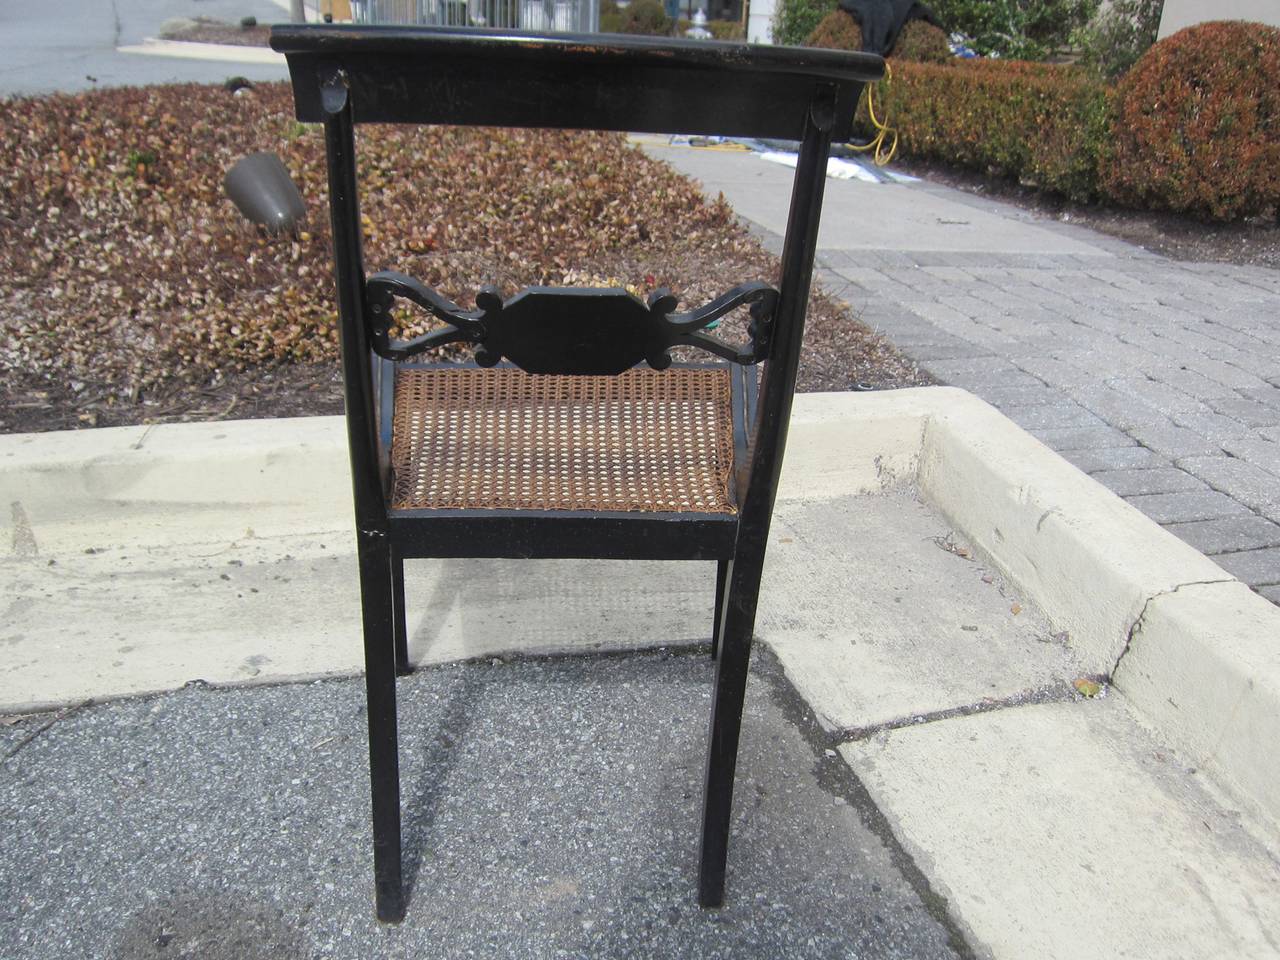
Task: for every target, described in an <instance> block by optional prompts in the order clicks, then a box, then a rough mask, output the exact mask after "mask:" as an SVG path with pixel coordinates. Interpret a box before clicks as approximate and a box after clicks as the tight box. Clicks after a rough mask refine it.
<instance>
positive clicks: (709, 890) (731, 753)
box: [698, 557, 763, 907]
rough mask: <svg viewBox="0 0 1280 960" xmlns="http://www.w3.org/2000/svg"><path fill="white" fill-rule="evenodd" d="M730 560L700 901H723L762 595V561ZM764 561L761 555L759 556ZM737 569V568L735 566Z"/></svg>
mask: <svg viewBox="0 0 1280 960" xmlns="http://www.w3.org/2000/svg"><path fill="white" fill-rule="evenodd" d="M743 559H745V558H739V559H736V560H735V561H734V563H733V564H732V565H730V568H729V574H728V577H727V580H728V584H727V586H728V596H727V598H726V603H725V609H724V614H723V616H722V618H721V633H720V637H719V656H718V658H717V661H716V681H715V691H714V692H713V694H712V703H711V729H710V732H709V734H708V737H707V777H706V787H705V792H704V794H703V809H702V862H701V867H700V869H699V875H698V903H699V904H700V905H701V906H703V907H719V906H723V904H724V878H725V864H726V860H727V858H728V854H729V827H730V824H731V822H732V815H733V778H734V773H735V771H736V770H737V765H738V738H739V735H740V734H741V732H742V706H743V702H744V700H745V698H746V690H747V668H748V666H749V663H750V659H751V634H752V630H753V629H754V626H755V610H756V601H757V599H758V597H759V594H760V573H761V567H762V562H757V563H751V562H745V563H744V562H743ZM760 560H761V561H763V557H761V558H760ZM735 568H736V569H735Z"/></svg>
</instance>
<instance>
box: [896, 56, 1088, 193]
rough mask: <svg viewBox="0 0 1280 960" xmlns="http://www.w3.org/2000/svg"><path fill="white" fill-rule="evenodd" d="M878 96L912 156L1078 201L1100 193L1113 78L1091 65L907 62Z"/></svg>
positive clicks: (903, 145) (904, 152)
mask: <svg viewBox="0 0 1280 960" xmlns="http://www.w3.org/2000/svg"><path fill="white" fill-rule="evenodd" d="M877 97H878V100H877V103H878V104H879V106H878V107H877V112H878V114H879V115H880V116H881V119H885V122H887V123H888V124H889V125H890V126H892V127H894V128H895V129H896V130H897V132H898V135H899V138H900V139H899V149H900V150H901V151H902V153H903V154H904V155H906V156H912V157H919V158H921V159H930V160H940V161H943V162H945V163H950V164H954V165H956V166H960V167H967V168H969V169H972V170H978V171H981V172H983V173H988V174H992V175H995V176H1005V177H1011V178H1014V179H1017V180H1020V181H1021V182H1023V183H1024V184H1028V185H1033V186H1037V187H1040V188H1041V189H1044V190H1048V191H1050V192H1053V193H1058V194H1062V195H1065V196H1068V197H1072V198H1074V199H1078V200H1088V199H1092V198H1094V197H1095V196H1096V194H1097V189H1098V164H1099V155H1100V151H1101V150H1102V146H1103V143H1104V142H1105V140H1106V136H1107V100H1106V86H1105V85H1104V84H1103V83H1102V82H1101V81H1100V80H1098V79H1096V78H1094V77H1093V76H1091V75H1090V74H1089V73H1087V72H1086V71H1084V70H1080V69H1077V68H1074V67H1070V66H1060V65H1052V64H1044V63H1028V62H1023V61H1011V60H968V61H963V60H961V61H956V62H955V63H953V64H949V65H946V66H942V65H938V64H932V63H901V64H899V65H898V66H896V67H894V70H893V77H892V79H891V80H889V81H887V82H883V81H882V82H881V83H880V85H879V87H878V91H877ZM886 118H887V119H886Z"/></svg>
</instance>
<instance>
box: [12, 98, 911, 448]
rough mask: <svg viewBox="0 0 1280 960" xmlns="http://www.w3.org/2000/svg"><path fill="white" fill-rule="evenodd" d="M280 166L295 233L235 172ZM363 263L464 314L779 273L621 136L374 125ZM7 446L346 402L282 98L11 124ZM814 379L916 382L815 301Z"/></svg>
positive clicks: (700, 292) (316, 157)
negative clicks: (295, 211)
mask: <svg viewBox="0 0 1280 960" xmlns="http://www.w3.org/2000/svg"><path fill="white" fill-rule="evenodd" d="M257 150H270V151H275V152H277V153H279V154H280V156H281V157H282V159H283V160H284V162H285V164H286V166H287V167H288V169H289V170H290V172H291V174H292V176H293V177H294V180H295V181H296V182H297V183H298V185H299V187H300V188H301V190H302V193H303V196H304V197H305V199H306V204H307V211H308V214H307V220H306V222H305V223H304V224H303V225H302V227H301V229H300V230H299V231H298V232H297V233H296V234H294V235H285V236H279V237H271V236H268V235H267V234H266V233H264V232H263V231H262V230H260V229H259V228H256V227H253V226H251V225H249V224H247V223H246V222H245V221H244V220H243V218H241V216H240V215H239V213H238V212H236V210H235V208H234V207H233V206H232V204H231V203H230V201H229V200H227V199H225V197H224V195H223V192H222V178H223V176H224V175H225V173H226V171H227V170H228V169H229V168H230V166H231V165H232V163H234V161H235V160H236V159H238V158H239V157H241V156H244V155H246V154H248V153H252V152H254V151H257ZM361 151H362V152H361V164H362V169H361V172H362V177H363V180H362V184H363V188H364V194H363V197H362V201H363V208H362V213H363V215H364V227H365V231H366V252H367V260H368V262H369V263H370V265H371V266H372V267H373V268H374V269H380V268H395V269H398V270H402V271H404V272H407V273H410V274H412V275H414V276H417V277H419V278H420V279H422V280H423V281H425V282H426V283H429V284H431V285H433V286H435V287H436V288H437V289H439V290H440V291H441V292H442V293H443V294H444V295H446V296H448V297H451V298H454V299H456V300H457V301H459V302H460V303H462V304H464V305H468V304H470V303H472V302H474V295H475V292H476V291H477V290H478V289H479V288H480V287H481V286H483V285H484V284H486V283H496V284H498V285H499V286H500V287H501V288H502V289H503V291H504V293H506V294H508V295H509V294H511V293H513V292H514V291H515V290H516V289H518V288H519V287H522V286H525V285H529V284H542V283H551V284H562V283H568V284H576V285H581V286H594V285H601V284H604V283H608V282H614V281H616V282H620V283H623V284H625V285H628V286H629V287H631V288H632V289H633V291H634V292H637V293H639V294H641V295H643V294H645V293H647V292H649V291H650V290H652V289H655V288H657V287H659V286H667V287H670V288H672V289H673V290H674V291H675V292H676V293H677V294H679V295H680V296H682V297H683V298H684V300H685V302H686V303H689V304H701V303H702V302H704V301H705V300H706V299H709V298H710V297H712V296H714V295H716V294H718V293H720V292H722V291H723V289H725V288H726V286H728V285H730V284H732V283H733V282H737V281H739V280H746V279H755V278H760V279H765V280H772V279H774V278H775V277H776V275H777V262H776V259H775V258H773V257H772V256H770V255H769V254H766V253H765V252H764V251H763V250H762V249H761V248H760V246H759V244H758V243H757V242H756V241H755V240H754V239H753V238H751V237H750V236H749V235H748V234H747V233H746V231H745V230H744V229H742V228H741V227H740V226H739V225H738V224H737V223H736V221H735V220H734V217H733V214H732V212H731V210H730V209H729V207H728V205H727V204H726V203H725V202H724V201H723V199H717V200H713V201H710V202H708V201H707V199H706V198H704V197H703V196H702V194H701V193H700V192H699V191H698V189H697V188H696V186H695V185H694V184H693V183H692V182H690V181H689V180H687V179H686V178H684V177H682V176H680V175H678V174H676V173H675V172H674V171H672V170H671V169H670V168H669V167H667V166H666V165H665V164H662V163H660V162H657V161H655V160H652V159H650V158H649V157H647V156H646V155H644V154H643V153H641V152H640V151H639V150H637V149H636V148H634V147H633V146H631V145H629V144H628V143H627V142H626V140H625V138H623V137H622V136H620V135H613V134H600V135H594V134H590V135H589V134H572V133H565V132H556V131H546V132H527V131H526V132H518V131H501V130H458V129H450V128H432V129H421V128H415V127H369V128H361ZM0 221H2V224H3V227H2V229H0V382H2V386H0V391H2V392H0V429H3V430H9V431H12V430H15V429H47V428H51V427H59V426H75V425H80V424H94V423H97V424H113V423H128V422H140V421H143V420H157V419H186V418H192V417H214V416H245V415H263V414H265V415H270V414H276V413H281V412H286V413H329V412H336V410H337V409H338V406H337V404H338V392H337V387H336V379H335V375H334V372H335V369H336V364H335V360H336V356H337V337H336V328H335V316H336V308H335V307H334V301H333V286H332V279H331V273H330V252H329V229H328V216H327V194H326V189H325V177H324V145H323V141H322V137H321V134H320V131H319V129H318V128H315V127H308V126H303V125H301V124H298V123H296V122H295V121H294V119H293V115H292V101H291V98H290V94H289V91H288V89H287V87H286V86H285V85H284V84H267V85H258V86H254V87H252V88H248V89H242V90H240V91H239V92H236V93H233V92H231V91H229V90H228V89H226V88H224V87H221V86H202V85H183V86H168V87H148V88H121V89H115V90H104V91H95V92H92V93H86V94H81V95H76V96H68V95H58V96H51V97H42V98H30V99H15V100H10V101H8V102H7V103H6V104H5V109H4V110H2V111H0ZM807 344H808V350H807V355H806V370H805V373H804V374H803V378H804V379H803V382H804V385H805V386H806V387H807V388H808V389H842V388H847V387H849V386H851V385H853V384H856V383H859V382H871V383H873V384H901V383H911V382H915V381H916V378H917V376H918V375H917V374H916V373H915V372H914V368H913V366H912V365H911V364H909V363H908V362H907V361H905V360H904V359H902V358H901V357H900V356H899V355H898V354H897V353H896V352H895V351H894V350H893V349H892V348H891V347H890V346H888V344H887V343H885V342H884V341H883V340H881V339H879V338H877V337H875V336H874V335H872V334H871V333H869V332H868V331H867V330H866V329H865V328H862V327H860V326H858V325H857V324H856V323H854V322H853V321H852V320H851V319H850V317H849V315H848V313H847V312H846V311H845V310H843V309H842V308H841V307H840V306H839V305H837V304H835V303H833V302H832V301H830V300H827V299H826V298H823V297H817V298H815V300H814V306H813V311H812V314H811V322H810V335H809V337H808V339H807Z"/></svg>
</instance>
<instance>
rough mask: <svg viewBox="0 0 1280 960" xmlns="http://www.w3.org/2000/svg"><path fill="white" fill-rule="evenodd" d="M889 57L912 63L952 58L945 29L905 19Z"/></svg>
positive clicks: (948, 61) (942, 61)
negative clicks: (905, 21) (904, 24)
mask: <svg viewBox="0 0 1280 960" xmlns="http://www.w3.org/2000/svg"><path fill="white" fill-rule="evenodd" d="M889 57H890V58H891V59H897V60H909V61H911V62H912V63H950V62H951V61H952V59H954V58H953V56H952V53H951V45H950V44H949V43H947V34H946V31H944V30H941V29H939V28H938V27H935V26H934V25H933V24H932V23H925V22H924V21H923V20H909V21H907V24H906V26H904V27H903V28H902V32H901V33H900V34H898V42H897V43H895V44H894V45H893V52H891V53H890V54H889Z"/></svg>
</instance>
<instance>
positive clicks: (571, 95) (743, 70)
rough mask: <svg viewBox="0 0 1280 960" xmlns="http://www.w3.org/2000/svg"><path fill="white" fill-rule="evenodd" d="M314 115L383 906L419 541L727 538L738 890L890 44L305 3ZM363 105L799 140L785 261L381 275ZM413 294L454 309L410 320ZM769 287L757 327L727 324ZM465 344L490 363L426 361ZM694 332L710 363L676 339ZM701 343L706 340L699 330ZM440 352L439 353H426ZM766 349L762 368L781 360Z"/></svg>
mask: <svg viewBox="0 0 1280 960" xmlns="http://www.w3.org/2000/svg"><path fill="white" fill-rule="evenodd" d="M271 46H272V48H273V49H275V50H277V51H280V52H282V53H284V54H285V56H286V57H287V59H288V64H289V73H290V76H291V79H292V84H293V95H294V100H295V105H296V108H297V117H298V119H299V120H301V121H306V122H318V123H323V124H324V130H325V143H326V149H327V156H328V175H329V203H330V214H331V217H332V223H333V244H334V259H335V272H336V280H337V297H338V305H339V312H340V326H341V348H342V370H343V376H344V380H345V398H346V419H347V432H348V441H349V446H350V458H351V471H352V485H353V488H354V496H355V516H356V537H357V545H358V552H359V576H360V590H361V598H362V613H363V625H364V648H365V662H366V684H367V692H368V703H369V710H368V721H369V766H370V780H371V787H372V794H373V844H374V879H375V888H376V898H377V914H378V917H379V918H380V919H382V920H386V921H398V920H400V919H401V918H402V917H403V916H404V910H405V898H404V892H403V885H402V879H401V843H400V782H399V756H398V747H397V733H396V676H397V674H402V673H405V672H407V671H408V669H409V662H408V649H407V647H408V644H407V633H406V626H405V612H404V611H405V607H404V575H403V571H404V560H405V559H406V558H420V557H506V558H528V559H540V558H569V557H574V558H596V559H632V560H715V561H717V574H716V591H715V607H714V623H713V628H712V638H711V644H712V656H713V657H714V658H715V659H716V671H715V689H714V695H713V705H712V711H711V723H710V730H709V734H708V741H707V743H708V746H707V767H706V781H705V794H704V805H703V815H702V841H701V866H700V873H699V882H698V900H699V902H700V903H701V904H702V905H703V906H704V907H716V906H720V905H721V904H722V903H723V901H724V887H725V861H726V855H727V849H728V840H729V827H730V807H731V801H732V795H733V780H734V768H735V766H736V763H737V751H738V739H739V734H740V729H741V722H742V706H743V698H744V694H745V689H746V681H747V663H748V657H749V655H750V650H751V638H752V631H753V629H754V624H755V613H756V601H757V597H758V595H759V590H760V576H761V570H762V568H763V564H764V557H765V544H766V540H767V537H768V533H769V523H770V518H771V515H772V511H773V504H774V496H775V492H776V488H777V485H778V477H779V473H780V470H781V466H782V455H783V449H784V447H785V445H786V438H787V424H788V420H789V417H790V411H791V402H792V393H793V391H794V388H795V382H796V370H797V365H798V363H799V359H800V342H801V334H802V331H803V327H804V317H805V308H806V303H807V300H808V296H809V286H810V278H811V274H812V268H813V257H814V248H815V244H816V241H817V234H818V219H819V215H820V212H821V208H822V196H823V186H824V181H825V174H826V164H827V155H828V151H829V148H830V144H831V142H832V140H833V138H834V139H839V140H844V139H847V138H848V136H849V133H850V127H851V124H852V119H853V114H854V109H855V106H856V104H857V101H858V97H859V94H860V93H861V90H862V87H863V85H864V84H865V83H867V82H870V81H875V80H877V79H879V78H880V76H881V75H882V73H883V69H884V65H883V61H882V60H881V59H880V58H879V57H877V56H874V55H870V54H860V53H841V52H836V51H830V50H817V49H800V48H788V47H772V46H759V45H748V44H743V43H718V42H697V41H689V40H672V39H665V38H662V39H659V38H651V37H635V36H616V35H574V34H533V33H522V32H513V31H501V30H485V29H471V28H434V27H368V26H351V27H347V26H332V25H314V26H307V25H297V26H294V25H287V26H277V27H274V28H273V29H272V34H271ZM358 123H414V124H454V125H472V126H495V127H554V128H572V129H589V130H614V131H635V132H647V133H669V134H712V135H715V134H719V135H726V136H739V137H761V138H785V139H789V140H793V141H799V143H800V148H799V160H798V164H797V167H796V173H795V177H794V183H793V186H792V193H791V206H790V214H789V217H788V221H787V233H786V241H785V245H784V248H783V252H782V270H781V277H780V278H779V279H778V280H777V284H776V286H774V285H772V284H771V283H767V282H764V281H763V280H761V279H748V280H747V281H746V282H743V283H739V284H738V285H737V286H733V287H732V288H730V289H728V290H727V291H726V292H725V293H724V294H723V295H721V296H720V297H718V298H716V299H714V300H712V301H711V302H709V303H706V304H704V305H702V306H698V307H696V308H694V309H691V310H689V311H688V312H683V313H678V312H675V311H676V307H677V304H678V301H677V298H676V297H674V296H672V295H671V294H670V293H669V292H668V291H665V290H659V291H657V292H655V293H654V294H653V295H651V296H650V297H649V298H648V302H642V301H641V300H639V299H637V298H635V297H633V296H632V295H630V294H629V293H627V292H625V291H623V290H616V289H573V288H554V287H531V288H528V289H525V290H523V291H521V292H520V293H518V294H516V295H515V296H513V297H511V298H510V299H506V300H504V299H503V298H502V297H501V296H500V295H499V293H498V292H497V290H495V289H494V288H491V287H486V288H484V289H483V290H481V291H479V292H478V293H477V295H476V308H475V309H474V310H464V309H462V308H461V307H459V306H458V305H457V304H454V303H451V302H450V301H449V300H447V299H446V298H444V297H442V296H441V295H439V294H438V293H436V292H435V291H434V290H431V289H430V288H428V287H427V286H425V285H424V284H422V283H421V282H419V281H418V280H416V279H414V278H412V277H409V276H406V275H404V274H402V273H397V272H394V271H384V272H379V273H374V274H372V275H368V276H366V273H365V264H364V256H363V251H362V243H361V227H360V212H359V194H358V189H357V170H356V154H355V135H354V131H355V125H356V124H358ZM396 301H407V302H408V303H412V304H416V305H417V307H419V308H421V309H422V310H425V311H427V312H428V313H429V314H431V315H433V316H434V317H435V318H437V319H438V320H439V321H443V325H442V326H439V327H437V328H436V329H434V330H432V331H431V332H429V333H427V334H425V335H423V336H420V337H417V338H414V339H410V340H400V339H396V338H394V337H393V336H392V331H393V321H392V307H393V305H394V304H395V303H396ZM743 306H745V307H747V308H748V310H749V312H750V316H751V324H750V341H749V342H748V343H745V344H730V343H728V342H725V341H724V340H723V339H721V338H719V337H717V336H715V335H713V334H712V333H710V332H708V328H709V327H710V326H711V325H713V324H714V323H715V321H717V320H718V319H720V318H721V317H723V316H725V315H726V314H728V313H729V312H730V311H732V310H734V309H736V308H739V307H743ZM449 343H461V344H469V345H471V346H473V347H474V363H473V364H465V365H464V364H438V363H437V364H433V363H425V362H422V361H421V359H420V355H421V354H422V353H424V352H425V351H428V350H430V349H432V348H436V347H440V346H443V345H445V344H449ZM673 348H697V349H698V350H701V351H702V352H703V353H705V354H709V355H710V357H709V358H708V360H709V362H702V363H673V362H672V356H671V351H672V349H673ZM689 352H690V351H688V350H687V349H686V350H682V351H681V353H682V354H687V353H689ZM415 358H419V359H415ZM757 364H763V374H762V376H761V377H760V378H759V387H758V389H757V374H756V365H757Z"/></svg>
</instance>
